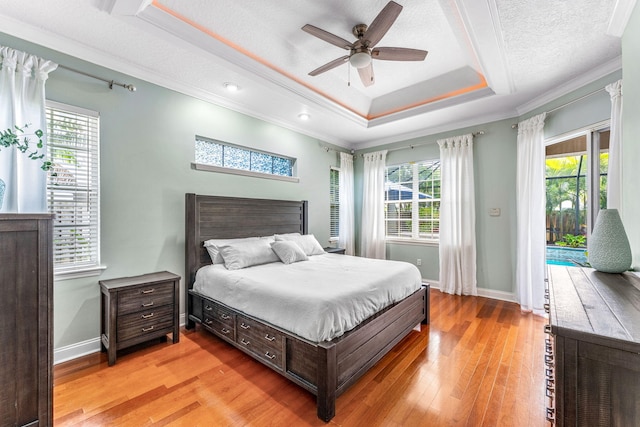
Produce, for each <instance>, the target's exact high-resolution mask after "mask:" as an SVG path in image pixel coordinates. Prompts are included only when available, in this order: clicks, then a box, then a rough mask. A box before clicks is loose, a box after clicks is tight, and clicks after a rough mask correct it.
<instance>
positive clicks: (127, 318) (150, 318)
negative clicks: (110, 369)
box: [117, 305, 173, 342]
mask: <svg viewBox="0 0 640 427" xmlns="http://www.w3.org/2000/svg"><path fill="white" fill-rule="evenodd" d="M172 327H173V306H172V305H165V306H163V307H158V308H151V309H148V310H144V311H140V312H138V313H133V314H127V315H124V316H120V317H118V333H117V336H118V342H121V341H126V340H128V339H131V338H135V337H139V336H143V335H147V334H154V333H157V332H158V331H162V330H166V329H171V328H172ZM169 332H170V331H169Z"/></svg>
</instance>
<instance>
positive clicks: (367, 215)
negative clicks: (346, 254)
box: [360, 150, 387, 259]
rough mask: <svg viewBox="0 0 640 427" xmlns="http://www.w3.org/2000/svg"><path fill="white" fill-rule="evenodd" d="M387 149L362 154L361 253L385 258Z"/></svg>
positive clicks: (371, 256)
mask: <svg viewBox="0 0 640 427" xmlns="http://www.w3.org/2000/svg"><path fill="white" fill-rule="evenodd" d="M386 158H387V150H383V151H376V152H374V153H367V154H365V155H364V177H363V185H362V231H361V239H360V246H361V249H360V252H361V255H362V256H364V257H367V258H378V259H385V258H386V247H385V232H384V168H385V161H386Z"/></svg>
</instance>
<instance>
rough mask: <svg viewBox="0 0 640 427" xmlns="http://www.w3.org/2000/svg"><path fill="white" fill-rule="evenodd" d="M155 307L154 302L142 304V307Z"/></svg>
mask: <svg viewBox="0 0 640 427" xmlns="http://www.w3.org/2000/svg"><path fill="white" fill-rule="evenodd" d="M152 305H153V301H151V302H148V303H144V304H142V307H151V306H152Z"/></svg>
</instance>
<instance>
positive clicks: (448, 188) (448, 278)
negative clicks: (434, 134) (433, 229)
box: [438, 134, 478, 295]
mask: <svg viewBox="0 0 640 427" xmlns="http://www.w3.org/2000/svg"><path fill="white" fill-rule="evenodd" d="M438 145H439V146H440V168H441V196H440V252H439V254H440V290H441V291H442V292H446V293H449V294H454V295H477V294H478V290H477V282H476V208H475V205H476V204H475V191H474V179H473V136H472V135H471V134H467V135H462V136H456V137H454V138H447V139H441V140H438Z"/></svg>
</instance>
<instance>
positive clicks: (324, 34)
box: [302, 24, 353, 50]
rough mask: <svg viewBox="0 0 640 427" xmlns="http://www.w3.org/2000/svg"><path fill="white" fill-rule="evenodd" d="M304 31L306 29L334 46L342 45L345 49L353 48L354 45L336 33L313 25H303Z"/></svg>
mask: <svg viewBox="0 0 640 427" xmlns="http://www.w3.org/2000/svg"><path fill="white" fill-rule="evenodd" d="M302 31H305V32H307V33H309V34H311V35H312V36H316V37H317V38H319V39H321V40H324V41H326V42H327V43H331V44H332V45H334V46H338V47H341V48H343V49H347V50H348V49H351V48H352V47H353V43H351V42H350V41H347V40H345V39H343V38H342V37H338V36H336V35H335V34H331V33H330V32H328V31H325V30H323V29H321V28H318V27H315V26H313V25H309V24H307V25H305V26H304V27H302Z"/></svg>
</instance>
